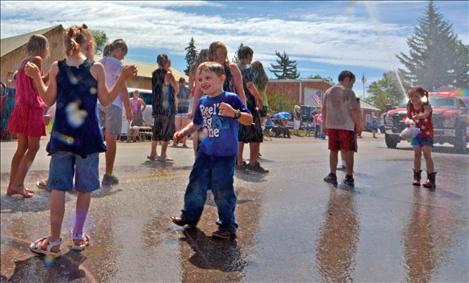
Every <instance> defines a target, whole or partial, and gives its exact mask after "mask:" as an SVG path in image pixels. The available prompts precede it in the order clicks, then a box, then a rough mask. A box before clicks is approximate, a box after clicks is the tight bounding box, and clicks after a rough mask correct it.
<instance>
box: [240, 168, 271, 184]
mask: <svg viewBox="0 0 469 283" xmlns="http://www.w3.org/2000/svg"><path fill="white" fill-rule="evenodd" d="M234 175H235V177H236V178H239V179H241V180H243V181H246V182H252V183H262V182H265V181H266V180H265V177H266V175H268V174H264V175H263V174H259V173H253V172H248V171H246V170H242V171H240V170H235V173H234Z"/></svg>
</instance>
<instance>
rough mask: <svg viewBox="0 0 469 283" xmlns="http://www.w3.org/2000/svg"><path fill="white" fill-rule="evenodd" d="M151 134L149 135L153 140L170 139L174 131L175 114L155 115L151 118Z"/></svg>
mask: <svg viewBox="0 0 469 283" xmlns="http://www.w3.org/2000/svg"><path fill="white" fill-rule="evenodd" d="M153 122H154V123H153V135H152V137H151V139H152V140H154V141H170V140H172V139H173V135H174V132H176V123H175V116H174V115H171V116H165V115H156V116H154V120H153Z"/></svg>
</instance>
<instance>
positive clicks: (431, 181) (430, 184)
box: [423, 172, 436, 190]
mask: <svg viewBox="0 0 469 283" xmlns="http://www.w3.org/2000/svg"><path fill="white" fill-rule="evenodd" d="M427 176H428V180H427V182H425V184H423V186H424V187H425V188H429V189H432V190H433V189H435V188H436V172H432V173H429V172H427Z"/></svg>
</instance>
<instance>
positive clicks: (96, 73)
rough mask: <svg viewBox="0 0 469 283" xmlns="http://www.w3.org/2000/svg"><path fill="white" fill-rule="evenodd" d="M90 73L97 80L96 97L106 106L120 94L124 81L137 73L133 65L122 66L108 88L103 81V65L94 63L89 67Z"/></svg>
mask: <svg viewBox="0 0 469 283" xmlns="http://www.w3.org/2000/svg"><path fill="white" fill-rule="evenodd" d="M91 74H92V75H93V77H94V78H95V79H96V80H97V81H98V99H99V102H100V103H101V105H103V106H107V105H109V104H111V103H112V102H113V101H114V99H116V97H117V96H118V95H119V94H120V92H121V91H122V89H123V88H124V87H125V82H126V81H127V80H128V79H130V78H133V77H134V76H136V75H137V68H136V67H135V66H134V65H128V66H124V68H123V69H122V72H121V74H120V76H119V79H118V80H117V82H116V83H115V84H114V85H113V86H112V88H111V89H110V90H108V89H107V87H106V83H105V73H104V67H103V65H102V64H101V63H94V64H93V67H91Z"/></svg>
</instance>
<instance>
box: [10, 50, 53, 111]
mask: <svg viewBox="0 0 469 283" xmlns="http://www.w3.org/2000/svg"><path fill="white" fill-rule="evenodd" d="M29 59H30V58H29V57H28V58H25V59H24V60H23V61H22V62H21V66H20V68H19V69H18V74H17V75H16V98H15V99H16V102H15V103H17V104H18V105H19V106H27V107H33V108H45V107H46V104H45V103H44V100H43V99H42V97H41V96H39V93H38V92H37V90H36V89H35V88H34V82H33V79H31V78H30V77H28V76H27V75H26V73H25V71H24V67H25V65H26V63H27V62H28V61H29Z"/></svg>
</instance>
